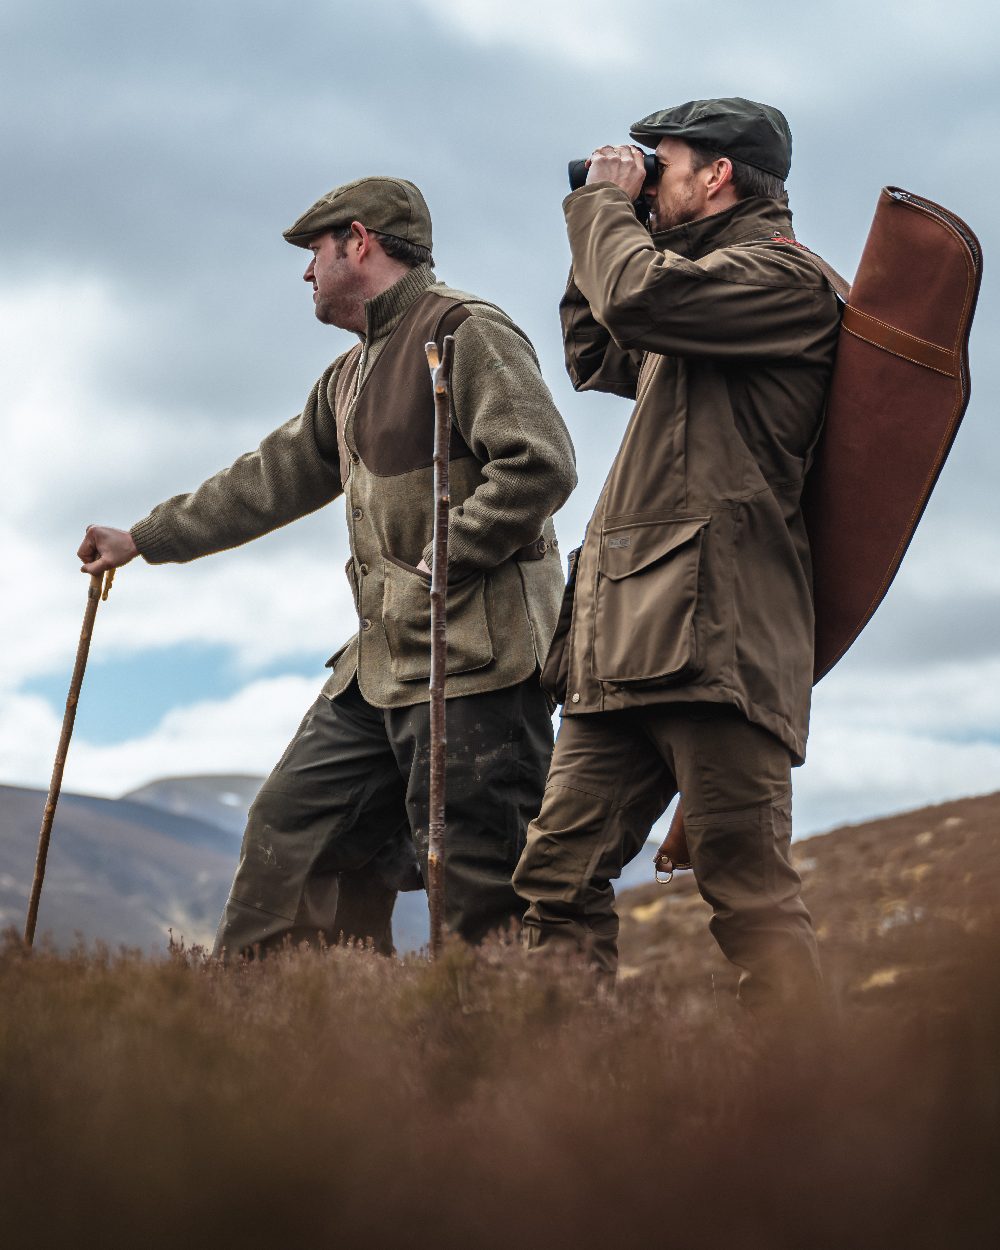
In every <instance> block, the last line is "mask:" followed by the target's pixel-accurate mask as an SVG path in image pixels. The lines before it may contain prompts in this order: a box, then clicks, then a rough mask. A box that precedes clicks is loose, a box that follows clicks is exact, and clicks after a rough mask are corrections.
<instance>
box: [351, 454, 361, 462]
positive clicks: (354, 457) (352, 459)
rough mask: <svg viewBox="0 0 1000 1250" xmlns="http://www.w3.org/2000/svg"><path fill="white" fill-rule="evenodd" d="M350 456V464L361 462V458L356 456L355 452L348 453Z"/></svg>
mask: <svg viewBox="0 0 1000 1250" xmlns="http://www.w3.org/2000/svg"><path fill="white" fill-rule="evenodd" d="M350 456H351V464H358V463H359V462H360V460H361V457H360V456H359V455H358V453H357V452H356V451H352V452H351V453H350Z"/></svg>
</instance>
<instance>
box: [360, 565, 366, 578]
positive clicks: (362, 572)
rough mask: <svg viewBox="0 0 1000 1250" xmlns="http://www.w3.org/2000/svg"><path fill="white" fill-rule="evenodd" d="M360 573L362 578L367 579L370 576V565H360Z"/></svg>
mask: <svg viewBox="0 0 1000 1250" xmlns="http://www.w3.org/2000/svg"><path fill="white" fill-rule="evenodd" d="M358 572H359V573H360V574H361V576H362V577H367V576H368V565H367V564H359V565H358Z"/></svg>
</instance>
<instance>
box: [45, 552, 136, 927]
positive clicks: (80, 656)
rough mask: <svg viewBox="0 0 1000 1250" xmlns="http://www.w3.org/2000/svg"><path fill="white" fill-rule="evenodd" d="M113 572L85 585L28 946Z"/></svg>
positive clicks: (96, 576) (94, 575)
mask: <svg viewBox="0 0 1000 1250" xmlns="http://www.w3.org/2000/svg"><path fill="white" fill-rule="evenodd" d="M114 576H115V571H114V569H109V570H108V572H107V573H106V574H105V575H104V578H103V581H102V578H101V576H100V574H99V573H91V575H90V585H89V586H88V588H87V606H86V608H85V609H84V613H83V627H82V628H81V630H80V645H79V646H78V647H77V649H76V664H75V665H74V667H73V677H72V679H71V681H70V683H69V694H68V695H67V697H66V712H65V715H64V716H63V723H62V733H61V734H60V735H59V746H58V747H57V748H56V762H55V764H54V765H53V767H52V780H51V781H50V782H49V793H48V797H47V798H46V800H45V812H44V814H43V815H42V827H41V830H40V831H39V834H38V855H37V857H36V859H35V879H34V881H33V882H32V883H31V898H30V899H29V900H28V919H27V920H26V922H25V925H24V942H25V945H26V946H31V945H32V943H33V942H34V940H35V923H36V921H37V920H38V901H39V899H40V898H41V897H42V882H43V881H44V879H45V860H46V858H47V857H48V853H49V838H50V837H51V834H52V822H53V820H54V819H55V815H56V804H57V803H58V802H59V791H60V790H61V789H62V778H63V769H64V768H65V767H66V755H67V753H68V751H69V740H70V738H72V736H73V722H74V721H75V720H76V705H77V703H78V702H79V699H80V687H81V686H82V685H83V674H84V671H85V670H86V667H87V656H88V654H89V653H90V639H91V636H92V635H93V632H94V618H95V617H96V616H97V605H98V604H99V603H100V602H101V601H102V600H104V599H107V597H108V592H109V591H110V589H111V583H112V581H114Z"/></svg>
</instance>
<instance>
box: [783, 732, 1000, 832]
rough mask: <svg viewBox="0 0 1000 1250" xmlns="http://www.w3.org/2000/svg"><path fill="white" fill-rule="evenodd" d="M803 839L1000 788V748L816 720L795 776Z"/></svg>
mask: <svg viewBox="0 0 1000 1250" xmlns="http://www.w3.org/2000/svg"><path fill="white" fill-rule="evenodd" d="M793 782H794V790H795V831H796V834H797V835H798V836H802V835H803V834H809V833H816V832H820V831H823V830H826V829H830V828H833V827H834V826H836V825H838V824H843V823H847V822H850V823H856V822H858V821H861V820H866V819H870V818H872V817H876V816H885V815H889V814H891V813H893V812H898V811H904V810H907V809H911V808H917V807H922V806H924V805H927V804H932V803H943V802H945V801H946V800H948V799H958V798H965V797H967V796H968V795H973V794H986V793H991V792H992V791H994V790H997V789H998V788H1000V742H989V741H978V742H976V741H973V742H953V741H947V740H944V739H942V738H940V737H935V736H934V735H932V734H927V735H920V734H918V733H914V732H908V731H907V730H905V729H902V728H888V727H886V728H871V727H867V726H863V725H862V726H856V725H854V724H845V723H844V722H843V721H838V722H836V723H829V724H827V723H824V722H823V720H822V719H817V721H816V722H815V724H814V728H813V732H812V738H811V741H810V744H809V760H808V762H807V763H806V764H805V765H804V767H803V768H801V769H799V770H797V771H796V772H795V773H794V774H793Z"/></svg>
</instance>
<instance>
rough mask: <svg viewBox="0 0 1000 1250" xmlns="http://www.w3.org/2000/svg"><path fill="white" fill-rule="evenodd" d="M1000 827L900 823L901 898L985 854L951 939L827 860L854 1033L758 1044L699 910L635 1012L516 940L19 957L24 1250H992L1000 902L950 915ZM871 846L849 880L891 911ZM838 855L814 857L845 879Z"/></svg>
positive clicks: (633, 925)
mask: <svg viewBox="0 0 1000 1250" xmlns="http://www.w3.org/2000/svg"><path fill="white" fill-rule="evenodd" d="M990 802H992V804H993V806H992V807H991V808H989V812H987V809H986V808H984V807H980V808H976V806H975V805H976V804H987V803H990ZM997 804H998V800H997V799H993V800H974V801H970V805H967V806H966V807H964V808H962V810H963V811H964V812H965V813H966V814H965V815H964V816H961V817H960V816H956V815H954V814H950V815H949V812H951V811H952V808H941V809H937V810H936V811H932V812H930V813H923V814H920V816H919V818H918V819H919V820H920V821H922V822H923V824H924V825H925V827H924V828H923V829H922V830H917V829H916V826H914V829H913V830H910V831H909V832H908V833H907V834H906V841H905V844H904V843H903V842H901V841H899V840H898V839H896V838H895V835H894V832H893V827H892V822H880V825H879V827H878V828H879V833H880V834H881V836H882V839H883V840H882V843H881V846H882V847H883V849H884V850H885V851H886V854H887V855H889V858H891V854H890V852H892V850H893V848H896V847H897V846H898V847H900V848H901V847H903V846H904V845H906V846H908V847H909V848H910V850H911V852H912V850H913V848H914V847H915V846H917V845H919V846H920V848H921V850H920V853H919V856H915V855H914V854H912V853H911V854H909V855H906V856H905V857H903V856H902V853H901V862H900V872H899V874H897V876H898V878H899V881H902V880H903V879H904V878H905V874H906V873H908V872H909V873H911V874H914V880H915V881H916V883H917V885H919V887H920V889H923V888H924V886H925V885H927V884H928V876H929V873H928V872H918V871H916V870H917V869H918V868H919V862H918V861H919V859H920V856H923V855H925V854H927V855H929V854H930V853H931V851H932V850H933V848H934V847H935V846H940V845H941V843H942V840H943V834H942V831H947V830H951V832H952V834H953V835H954V838H955V840H956V841H957V842H959V843H960V844H961V847H962V852H963V853H962V856H961V858H960V859H956V860H955V861H954V862H953V865H952V873H951V877H950V879H949V878H948V877H947V876H945V875H944V874H945V872H946V871H947V866H946V863H945V862H942V863H941V864H940V865H938V868H939V869H940V870H941V874H942V875H941V876H940V878H939V881H938V887H937V889H938V896H939V898H940V900H941V902H942V908H941V914H940V915H938V914H936V913H934V912H933V906H934V904H933V901H932V899H931V896H928V900H925V901H920V900H918V901H917V902H912V906H911V909H910V913H909V920H908V921H907V922H905V923H904V922H902V921H900V920H899V919H898V916H899V915H900V913H899V911H898V907H897V904H899V903H900V902H901V899H900V898H897V897H896V896H895V894H894V893H893V892H894V891H895V892H896V894H898V889H897V886H898V883H899V882H898V881H897V883H896V885H892V886H890V883H888V881H887V879H886V877H885V872H884V864H883V863H882V861H879V872H880V873H881V874H882V875H881V877H880V878H879V880H880V881H881V883H882V884H881V885H880V886H879V889H881V890H882V891H883V893H884V894H885V898H883V899H882V900H881V901H879V898H877V897H872V898H869V899H868V900H867V901H865V896H864V893H863V891H862V894H861V902H859V901H858V897H857V896H856V895H855V894H851V893H850V891H849V890H848V889H847V888H846V885H845V882H844V880H843V879H841V880H840V882H839V885H838V887H837V889H835V890H833V892H832V893H830V894H829V897H827V896H825V895H823V894H822V892H821V891H819V889H818V885H819V882H820V878H821V875H822V873H823V864H822V863H820V866H819V867H816V868H814V870H813V871H812V872H810V873H809V881H810V886H809V888H810V889H812V890H813V894H812V895H810V896H809V897H810V901H811V902H813V898H814V896H817V899H818V903H819V904H820V905H817V906H816V908H815V910H816V911H817V920H818V923H819V925H820V930H821V933H822V932H825V933H826V934H827V937H826V938H825V939H824V954H825V957H826V960H827V966H828V969H829V971H830V976H831V984H832V985H833V986H834V987H835V993H836V997H837V999H838V1004H839V1017H840V1019H839V1023H838V1024H837V1025H832V1024H825V1025H823V1026H822V1027H819V1026H818V1025H817V1024H816V1023H815V1022H814V1023H811V1024H809V1025H807V1026H804V1027H799V1028H793V1026H792V1024H791V1023H790V1022H786V1023H785V1024H784V1025H775V1026H773V1027H771V1028H768V1029H766V1030H754V1029H752V1028H750V1027H748V1022H747V1021H745V1020H742V1019H741V1018H740V1016H739V1013H738V1012H737V1011H736V1010H734V1009H733V1008H732V1006H731V991H730V988H729V986H728V984H727V985H723V984H722V983H721V979H720V978H718V977H716V978H715V984H716V987H717V988H718V993H717V994H713V992H712V986H713V974H714V971H715V969H714V966H713V965H711V963H702V962H700V961H701V960H702V955H701V954H699V953H698V948H697V947H695V946H693V945H689V944H688V943H687V941H686V940H685V941H684V942H681V941H680V939H681V938H682V937H683V936H684V933H685V928H684V926H685V924H686V923H687V920H686V919H685V917H687V916H688V914H689V913H690V912H692V911H693V910H694V909H695V908H694V900H693V899H691V898H688V892H689V887H687V886H683V887H682V888H681V890H680V891H679V892H678V894H677V896H676V899H675V901H674V902H672V903H671V904H670V907H672V908H673V909H674V910H675V912H676V914H677V916H678V917H679V918H680V919H679V920H678V922H677V925H676V926H675V928H674V930H673V932H674V937H675V939H677V940H675V941H674V943H673V944H671V942H670V940H669V934H670V930H669V927H668V926H667V923H666V921H665V919H664V917H665V915H666V914H667V913H666V912H665V911H664V908H663V907H662V906H660V905H659V904H658V903H656V902H655V899H654V900H652V901H646V902H642V901H641V900H642V898H643V897H644V896H643V895H642V894H641V893H640V892H636V896H637V897H638V898H639V900H640V901H639V903H638V904H636V905H635V906H634V907H629V906H626V908H625V933H624V937H625V939H626V942H625V945H626V948H627V951H626V955H627V961H628V963H629V968H630V971H631V972H632V975H627V976H626V977H625V979H624V980H623V981H622V982H621V984H620V986H619V989H618V992H617V994H616V995H614V996H609V995H607V994H605V993H604V992H602V991H600V990H599V989H595V988H594V987H593V985H592V984H591V983H590V982H589V981H588V979H587V978H586V976H585V975H584V974H582V973H581V971H580V970H579V969H575V968H569V967H565V966H564V967H552V968H546V969H540V968H537V967H529V966H527V965H526V962H525V957H524V955H523V953H522V952H521V951H520V950H519V949H517V948H516V947H509V946H502V945H496V946H492V947H489V948H486V949H484V950H481V951H478V952H469V951H467V950H463V949H461V948H455V947H452V948H450V949H448V950H447V951H446V953H445V956H444V958H443V959H442V960H441V961H440V962H439V963H438V964H436V965H429V964H427V963H425V962H423V961H421V960H419V959H416V958H411V959H408V960H405V961H401V962H400V961H391V960H385V959H381V958H379V957H377V956H375V955H372V954H370V953H369V952H367V951H364V950H356V949H343V948H341V949H335V950H329V951H325V952H307V951H299V952H288V953H285V954H283V955H279V956H277V957H275V958H273V959H271V960H268V961H264V962H262V963H259V964H250V965H244V966H241V967H236V968H232V969H228V970H227V969H223V968H222V967H220V966H218V965H215V964H212V963H211V962H210V961H208V960H206V959H205V958H204V956H203V955H202V954H201V953H200V952H198V951H186V950H184V949H182V948H180V947H175V949H174V950H173V952H172V954H171V957H170V958H169V959H168V960H165V961H160V962H157V961H153V960H147V959H144V958H141V957H139V956H135V955H131V954H128V953H121V954H118V955H112V954H109V953H108V952H106V951H102V950H99V949H98V950H84V949H80V950H78V951H76V952H74V953H71V954H69V955H64V956H60V955H57V954H55V953H53V952H51V951H46V950H45V949H44V946H43V947H42V948H40V949H37V950H36V951H35V953H34V954H28V953H26V952H25V951H24V950H23V948H22V947H21V946H20V943H19V942H18V941H17V939H16V938H15V937H13V936H11V938H10V940H9V942H8V944H7V946H6V948H5V949H4V950H3V952H2V953H0V1004H2V1008H0V1010H2V1016H0V1072H2V1078H0V1082H2V1083H0V1113H2V1131H0V1141H2V1150H3V1159H2V1161H0V1178H2V1180H0V1244H2V1245H3V1246H5V1247H12V1248H13V1247H17V1248H20V1247H28V1246H32V1247H50V1246H51V1247H63V1246H65V1247H70V1246H73V1247H76V1246H86V1247H89V1246H95V1247H102V1248H103V1247H119V1246H120V1247H130V1248H132V1247H141V1248H147V1247H149V1248H158V1247H161V1246H162V1247H201V1246H206V1247H209V1246H211V1247H230V1246H234V1247H235V1246H239V1247H280V1248H282V1250H284V1248H285V1247H327V1246H331V1247H347V1248H351V1250H353V1248H354V1247H377V1248H380V1250H381V1248H383V1247H393V1248H395V1247H403V1248H406V1247H435V1248H441V1250H459V1248H461V1250H465V1248H467V1247H485V1248H489V1247H494V1246H496V1247H500V1246H503V1247H510V1246H512V1245H522V1246H529V1247H530V1246H535V1245H540V1246H545V1247H554V1248H557V1250H562V1248H563V1247H565V1248H566V1250H570V1248H571V1247H573V1248H576V1247H580V1248H588V1247H607V1246H622V1247H632V1246H635V1247H639V1246H642V1247H646V1246H654V1247H671V1248H674V1247H676V1248H677V1250H698V1248H699V1247H712V1248H714V1247H722V1246H727V1247H728V1246H735V1247H738V1250H863V1248H867V1247H880V1248H883V1250H923V1248H924V1247H927V1248H930V1247H935V1250H938V1248H941V1247H944V1248H947V1250H952V1248H953V1247H963V1248H964V1247H980V1246H982V1247H986V1246H989V1247H995V1246H996V1245H998V1244H1000V1185H998V1183H997V1176H998V1164H1000V1150H998V1146H1000V994H998V991H1000V919H998V913H997V908H996V905H995V899H996V892H995V886H994V887H993V888H992V889H991V890H989V891H988V893H987V892H985V891H984V888H983V887H984V885H986V883H984V882H983V881H982V880H980V881H978V883H977V884H978V887H979V889H978V891H972V890H970V891H969V892H968V897H969V900H970V901H969V906H968V908H967V910H966V913H965V919H964V921H960V919H959V918H957V917H958V916H959V913H958V910H957V907H956V906H953V904H956V901H957V900H958V899H959V898H960V897H961V896H962V894H963V889H962V882H961V880H960V873H959V870H960V869H961V870H962V871H963V872H964V870H965V868H966V867H967V865H968V864H969V863H970V862H975V863H976V864H977V865H978V866H979V867H980V868H981V869H982V871H987V870H991V871H992V882H995V881H996V879H997V877H996V867H997V859H998V856H997V851H998V848H1000V840H998V839H997V837H996V833H995V830H993V831H991V832H989V833H986V832H982V831H979V832H977V831H976V830H975V829H973V827H972V826H973V823H974V821H975V820H976V819H978V818H980V817H981V818H983V819H985V817H986V815H988V814H990V813H992V814H994V815H995V809H997ZM953 806H954V805H953ZM970 813H971V814H970ZM977 814H978V815H977ZM899 819H900V820H903V819H904V818H899ZM956 822H958V823H957V824H956ZM963 822H964V832H963V829H962V828H960V826H962V825H963ZM980 823H981V822H980ZM867 828H868V831H869V833H870V831H871V829H872V828H874V826H871V827H867ZM907 828H908V827H907ZM853 832H854V831H850V830H848V831H845V832H844V833H843V834H839V835H837V837H838V838H840V839H841V841H840V843H839V845H838V846H837V847H836V856H837V857H840V858H841V860H842V862H841V863H840V867H841V869H842V873H841V878H843V877H845V876H848V877H849V874H850V873H851V872H853V874H854V880H855V882H857V883H859V884H860V883H862V882H864V881H867V880H868V877H867V875H866V874H865V872H864V865H863V862H862V863H860V864H859V861H858V859H854V861H853V863H852V861H851V856H850V854H849V851H850V848H851V842H850V838H851V835H852V833H853ZM928 834H930V835H932V836H930V837H927V836H926V835H928ZM844 839H846V841H844ZM918 839H920V841H919V842H918ZM826 841H827V840H826V839H813V840H812V841H811V842H810V843H807V844H804V847H803V851H802V852H800V854H809V855H811V856H812V857H813V859H814V860H817V861H822V860H823V857H824V851H823V845H822V844H823V843H824V842H826ZM830 845H831V846H833V843H832V841H831V843H830ZM858 846H860V843H858V844H857V846H855V850H857V849H858ZM977 848H978V850H977ZM831 853H832V852H831ZM977 856H978V858H977ZM872 862H873V863H874V862H875V861H874V859H873V860H872ZM831 864H832V861H831ZM874 875H875V874H874V872H873V874H872V876H874ZM814 879H815V881H816V883H817V885H816V888H814V887H813V885H812V882H813V880H814ZM916 888H917V886H916V885H915V886H914V889H916ZM659 897H661V896H660V895H657V896H656V898H659ZM662 897H666V895H663V896H662ZM838 899H839V902H838ZM977 899H978V901H977ZM889 902H891V903H892V905H893V908H896V910H888V911H887V910H886V907H885V906H883V904H886V905H887V904H888V903H889ZM928 906H929V907H930V909H931V910H930V911H928ZM949 908H950V909H951V910H949ZM668 910H669V909H668ZM654 912H655V915H654V914H653V913H654ZM942 915H943V916H944V919H942ZM886 916H889V917H890V918H891V917H896V919H891V922H890V923H884V922H885V918H886ZM643 917H647V919H646V920H645V921H644V920H643ZM921 917H924V919H925V920H926V922H927V923H924V921H923V920H921ZM643 923H645V924H647V926H648V929H649V931H650V940H649V941H648V942H647V944H646V946H647V949H648V950H650V951H652V950H653V949H654V948H655V949H656V950H657V951H658V954H657V964H656V967H655V968H654V967H652V966H646V967H643V966H642V964H643V961H642V959H641V958H640V949H641V943H640V941H639V938H640V936H641V933H640V927H639V926H641V925H642V924H643ZM657 926H658V927H657ZM654 930H655V933H654ZM879 943H885V945H884V947H880V946H879ZM710 957H711V952H709V953H708V954H706V955H705V959H706V960H708V959H710ZM887 960H888V962H886V961H887ZM699 969H700V971H699Z"/></svg>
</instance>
